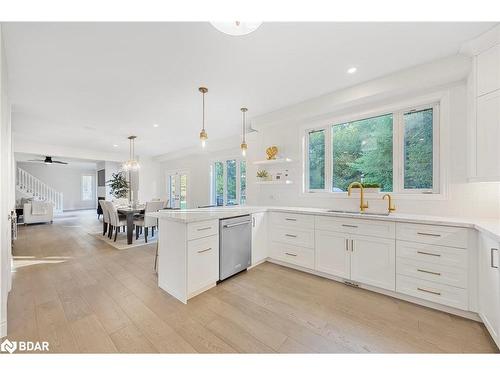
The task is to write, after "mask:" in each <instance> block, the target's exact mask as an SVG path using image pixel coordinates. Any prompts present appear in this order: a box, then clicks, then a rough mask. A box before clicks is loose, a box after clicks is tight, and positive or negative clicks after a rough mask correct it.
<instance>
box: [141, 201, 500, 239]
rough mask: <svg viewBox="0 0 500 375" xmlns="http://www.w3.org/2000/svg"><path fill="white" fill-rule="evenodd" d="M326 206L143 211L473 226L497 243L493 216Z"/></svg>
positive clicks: (167, 215) (194, 217)
mask: <svg viewBox="0 0 500 375" xmlns="http://www.w3.org/2000/svg"><path fill="white" fill-rule="evenodd" d="M330 210H331V209H327V208H311V207H286V206H236V207H209V208H199V209H186V210H162V211H158V212H151V213H147V214H146V215H147V216H149V217H155V218H158V219H160V220H171V221H177V222H181V223H186V224H188V223H194V222H200V221H207V220H218V219H224V218H228V217H235V216H242V215H249V214H254V213H259V212H267V211H269V212H287V213H295V214H305V215H321V216H333V217H347V218H355V219H364V220H382V221H395V222H404V223H417V224H431V225H446V226H454V227H462V228H473V229H477V230H479V231H481V232H484V233H486V234H488V235H489V236H491V237H493V238H494V239H495V240H496V241H499V242H500V219H494V218H491V219H489V218H462V217H442V216H431V215H415V214H406V213H391V214H390V215H383V214H380V215H377V214H359V213H344V212H330Z"/></svg>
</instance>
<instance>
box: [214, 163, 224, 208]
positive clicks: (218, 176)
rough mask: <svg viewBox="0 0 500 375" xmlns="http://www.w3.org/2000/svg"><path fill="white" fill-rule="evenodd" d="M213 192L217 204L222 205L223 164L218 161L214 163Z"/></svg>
mask: <svg viewBox="0 0 500 375" xmlns="http://www.w3.org/2000/svg"><path fill="white" fill-rule="evenodd" d="M214 193H215V201H214V202H213V203H214V204H215V205H217V206H223V205H224V164H222V162H220V161H216V162H215V163H214Z"/></svg>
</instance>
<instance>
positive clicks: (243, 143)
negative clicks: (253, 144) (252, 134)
mask: <svg viewBox="0 0 500 375" xmlns="http://www.w3.org/2000/svg"><path fill="white" fill-rule="evenodd" d="M240 111H241V114H242V131H241V133H242V134H241V145H240V148H241V155H243V156H246V155H247V149H248V145H247V142H246V126H245V117H246V113H247V111H248V108H245V107H243V108H241V109H240Z"/></svg>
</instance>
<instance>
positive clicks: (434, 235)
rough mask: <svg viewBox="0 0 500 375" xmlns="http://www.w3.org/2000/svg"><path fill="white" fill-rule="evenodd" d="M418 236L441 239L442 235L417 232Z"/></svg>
mask: <svg viewBox="0 0 500 375" xmlns="http://www.w3.org/2000/svg"><path fill="white" fill-rule="evenodd" d="M417 234H419V235H421V236H430V237H441V235H440V234H435V233H425V232H417Z"/></svg>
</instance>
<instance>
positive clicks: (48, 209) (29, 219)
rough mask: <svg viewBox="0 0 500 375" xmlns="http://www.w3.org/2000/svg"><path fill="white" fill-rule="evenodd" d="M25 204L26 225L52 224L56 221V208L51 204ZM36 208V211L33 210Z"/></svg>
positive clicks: (24, 219)
mask: <svg viewBox="0 0 500 375" xmlns="http://www.w3.org/2000/svg"><path fill="white" fill-rule="evenodd" d="M34 205H35V207H33V203H32V202H30V203H24V206H23V222H24V224H36V223H51V224H52V221H53V220H54V206H53V204H52V203H50V202H35V203H34ZM33 208H35V210H33Z"/></svg>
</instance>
